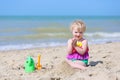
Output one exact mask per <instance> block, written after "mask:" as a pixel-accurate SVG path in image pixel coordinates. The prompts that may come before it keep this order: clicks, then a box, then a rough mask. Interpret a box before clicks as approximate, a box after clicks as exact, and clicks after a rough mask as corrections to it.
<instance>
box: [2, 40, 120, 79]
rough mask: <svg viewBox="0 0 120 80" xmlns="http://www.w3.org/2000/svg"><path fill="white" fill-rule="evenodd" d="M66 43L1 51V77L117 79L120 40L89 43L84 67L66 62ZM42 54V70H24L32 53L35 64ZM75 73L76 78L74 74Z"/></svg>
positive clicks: (119, 69)
mask: <svg viewBox="0 0 120 80" xmlns="http://www.w3.org/2000/svg"><path fill="white" fill-rule="evenodd" d="M66 48H67V47H66V46H58V47H48V48H34V49H23V50H10V51H0V58H1V60H0V64H1V67H0V71H1V72H0V80H33V79H34V80H116V79H118V80H119V79H120V77H119V76H118V75H120V68H119V66H120V64H119V62H120V61H119V59H120V56H119V48H120V42H112V43H105V44H90V45H89V48H90V50H89V54H90V59H89V66H88V68H87V70H78V69H72V68H71V67H70V66H69V65H68V64H67V63H66V62H65V57H66V55H67V51H66ZM38 54H40V55H41V64H42V66H43V68H42V69H41V70H35V71H34V72H32V73H26V72H25V71H24V63H25V60H26V58H27V57H28V56H31V57H32V58H33V59H34V61H35V64H36V63H37V56H38ZM76 76H77V77H76Z"/></svg>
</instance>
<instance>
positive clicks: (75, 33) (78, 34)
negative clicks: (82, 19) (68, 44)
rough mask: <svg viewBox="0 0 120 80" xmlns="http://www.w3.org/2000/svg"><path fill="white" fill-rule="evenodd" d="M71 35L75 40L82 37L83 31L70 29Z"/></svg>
mask: <svg viewBox="0 0 120 80" xmlns="http://www.w3.org/2000/svg"><path fill="white" fill-rule="evenodd" d="M72 34H73V37H74V38H75V39H77V40H80V39H81V38H82V37H83V32H82V31H80V30H78V29H77V28H74V29H73V30H72Z"/></svg>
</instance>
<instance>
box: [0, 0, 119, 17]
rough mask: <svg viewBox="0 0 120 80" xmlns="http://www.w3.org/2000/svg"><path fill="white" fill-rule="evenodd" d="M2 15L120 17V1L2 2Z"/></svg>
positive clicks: (49, 0)
mask: <svg viewBox="0 0 120 80" xmlns="http://www.w3.org/2000/svg"><path fill="white" fill-rule="evenodd" d="M0 15H80V16H81V15H85V16H86V15H88V16H89V15H92V16H94V15H107V16H111V15H112V16H118V15H119V16H120V0H0Z"/></svg>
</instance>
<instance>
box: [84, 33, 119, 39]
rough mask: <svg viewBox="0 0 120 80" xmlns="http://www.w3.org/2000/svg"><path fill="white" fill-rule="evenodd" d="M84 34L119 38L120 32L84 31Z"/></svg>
mask: <svg viewBox="0 0 120 80" xmlns="http://www.w3.org/2000/svg"><path fill="white" fill-rule="evenodd" d="M85 36H87V37H99V38H102V37H103V38H115V37H119V38H120V32H112V33H107V32H94V33H85Z"/></svg>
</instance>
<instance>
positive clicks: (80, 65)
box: [66, 59, 86, 69]
mask: <svg viewBox="0 0 120 80" xmlns="http://www.w3.org/2000/svg"><path fill="white" fill-rule="evenodd" d="M66 61H67V63H68V64H69V65H70V66H71V67H73V68H79V69H86V67H85V64H84V63H83V62H82V61H74V62H73V61H71V60H68V59H66Z"/></svg>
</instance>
